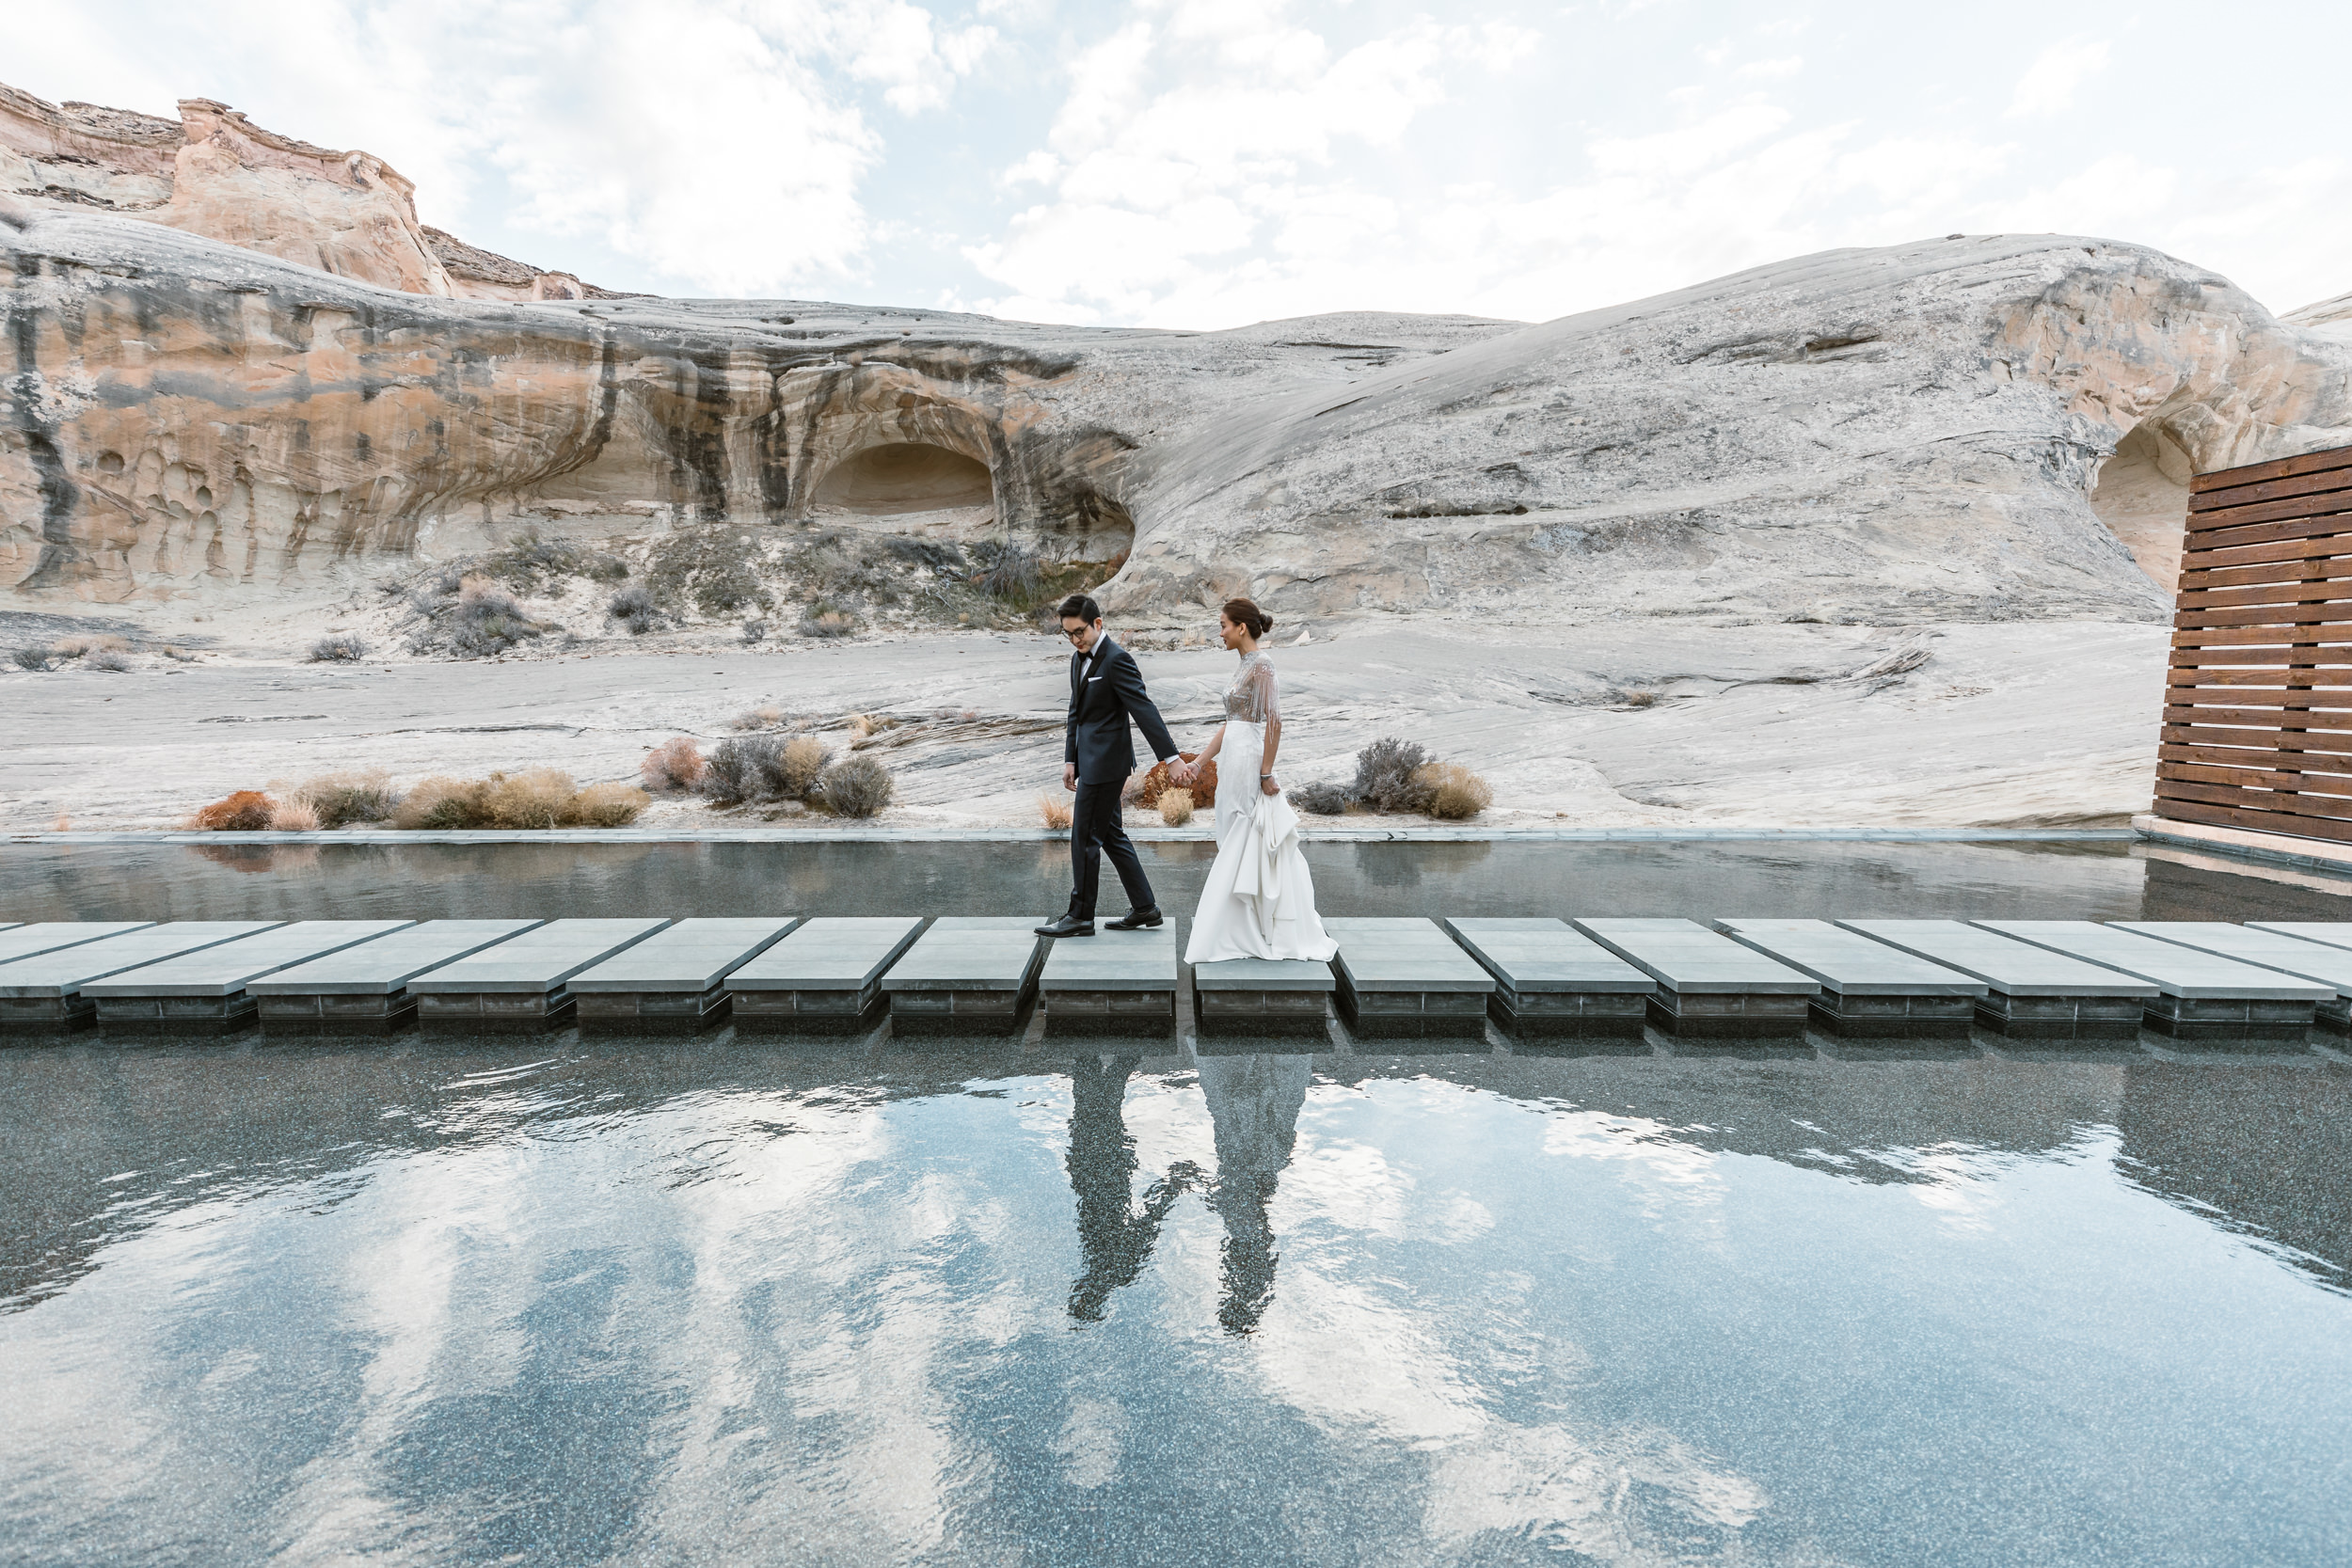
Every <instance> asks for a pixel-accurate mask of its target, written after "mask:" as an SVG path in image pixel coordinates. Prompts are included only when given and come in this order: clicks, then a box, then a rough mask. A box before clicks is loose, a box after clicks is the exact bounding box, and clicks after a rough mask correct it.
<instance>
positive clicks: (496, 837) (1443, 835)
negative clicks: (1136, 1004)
mask: <svg viewBox="0 0 2352 1568" xmlns="http://www.w3.org/2000/svg"><path fill="white" fill-rule="evenodd" d="M2153 820H2154V819H2153V818H2137V817H2136V818H2134V822H2135V824H2137V823H2138V822H2141V821H2153ZM2182 826H2185V824H2181V823H2167V824H2165V827H2166V828H2168V829H2170V828H2176V827H2182ZM2201 831H2210V832H2226V831H2227V830H2222V829H2213V830H2201ZM1069 836H1070V835H1069V833H1068V832H1067V831H1066V830H1065V831H1056V830H1054V829H1051V828H681V829H664V828H551V829H546V830H538V831H512V832H509V831H501V830H495V829H476V830H470V831H452V832H431V831H418V832H402V831H400V830H398V829H389V828H388V829H380V830H378V829H357V830H354V829H341V830H337V831H335V832H315V833H278V832H251V833H232V832H215V833H208V832H189V831H187V830H184V829H178V828H122V829H89V830H72V829H69V830H66V831H64V832H57V831H55V830H39V831H22V832H6V833H0V841H4V842H6V843H8V844H976V843H977V844H988V843H998V844H1047V843H1060V842H1062V841H1063V840H1065V839H1067V838H1068V837H1069ZM1127 836H1128V837H1130V838H1132V839H1134V840H1135V841H1136V842H1137V843H1138V844H1185V843H1195V844H1205V843H1208V842H1209V841H1210V839H1211V837H1212V834H1211V832H1210V831H1209V830H1208V829H1207V828H1188V829H1168V828H1136V829H1132V830H1130V831H1129V832H1128V835H1127ZM2161 836H2163V835H2161V834H2152V833H2147V832H2140V831H2138V830H2137V826H2135V827H2132V828H1704V827H1675V828H1474V827H1472V828H1353V827H1339V826H1332V827H1328V828H1326V827H1321V826H1310V827H1309V828H1308V830H1307V832H1306V834H1305V838H1306V841H1307V842H1308V843H1318V842H1320V843H1327V844H1501V843H1516V844H1536V843H1559V844H1678V843H1736V842H1761V843H1796V842H1803V841H1817V842H1839V843H1884V844H2014V843H2074V844H2078V843H2129V842H2131V841H2133V840H2135V839H2139V838H2145V837H2161ZM2240 836H2243V837H2248V838H2264V837H2268V836H2270V835H2267V834H2260V833H2249V834H2243V835H2240ZM2182 842H2187V841H2185V840H2184V841H2182ZM2199 842H2201V843H2202V842H2203V841H2199ZM2287 842H2290V843H2298V844H2299V843H2304V842H2307V841H2305V840H2299V839H2298V840H2289V841H2287ZM2209 847H2210V846H2209ZM2331 864H2332V863H2331ZM2345 864H2346V865H2347V866H2348V867H2352V860H2347V861H2346V862H2345Z"/></svg>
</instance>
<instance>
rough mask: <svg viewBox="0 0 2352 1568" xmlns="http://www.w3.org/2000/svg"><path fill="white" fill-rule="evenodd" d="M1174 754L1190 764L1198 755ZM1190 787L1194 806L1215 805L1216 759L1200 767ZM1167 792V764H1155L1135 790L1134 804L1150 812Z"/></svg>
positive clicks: (1196, 753)
mask: <svg viewBox="0 0 2352 1568" xmlns="http://www.w3.org/2000/svg"><path fill="white" fill-rule="evenodd" d="M1176 754H1177V756H1178V757H1179V758H1181V759H1182V760H1184V761H1185V762H1190V761H1192V760H1193V759H1194V758H1195V757H1197V756H1198V755H1199V754H1200V753H1199V752H1177V753H1176ZM1190 787H1191V794H1192V803H1193V804H1194V805H1196V806H1214V805H1216V758H1215V757H1211V758H1210V759H1209V760H1208V761H1207V762H1205V763H1203V764H1202V765H1201V768H1200V777H1199V778H1197V779H1195V780H1193V781H1192V784H1191V786H1190ZM1167 793H1168V764H1166V763H1164V762H1155V763H1153V764H1152V769H1151V771H1150V772H1148V773H1146V774H1144V775H1143V782H1142V784H1139V785H1137V786H1136V793H1135V800H1136V805H1139V806H1141V807H1142V808H1143V809H1144V810H1146V811H1152V810H1153V809H1155V808H1157V807H1158V805H1159V803H1160V800H1162V798H1163V797H1165V796H1166V794H1167ZM1178 793H1179V794H1182V793H1184V791H1182V790H1179V791H1178Z"/></svg>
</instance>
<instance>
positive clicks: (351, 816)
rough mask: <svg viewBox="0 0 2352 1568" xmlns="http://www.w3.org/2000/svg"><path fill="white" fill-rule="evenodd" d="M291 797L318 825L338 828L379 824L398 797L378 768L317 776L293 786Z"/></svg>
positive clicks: (381, 770) (389, 781)
mask: <svg viewBox="0 0 2352 1568" xmlns="http://www.w3.org/2000/svg"><path fill="white" fill-rule="evenodd" d="M294 798H295V799H296V800H301V801H302V802H303V803H304V804H306V805H308V806H309V807H310V809H311V810H312V811H314V812H316V813H317V814H318V819H319V826H321V827H323V828H340V827H342V826H344V825H345V824H346V823H351V822H381V821H383V820H384V819H385V818H386V817H388V816H391V815H392V807H393V805H394V804H395V803H396V802H397V801H398V800H399V799H400V797H399V795H398V794H397V793H396V792H395V791H394V790H393V788H392V776H391V775H390V774H389V773H387V772H385V771H384V769H382V768H368V769H366V770H364V771H358V772H349V773H321V774H320V775H319V776H318V777H317V778H314V779H305V780H304V781H303V782H302V783H301V784H297V785H295V786H294Z"/></svg>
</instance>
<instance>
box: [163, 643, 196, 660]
mask: <svg viewBox="0 0 2352 1568" xmlns="http://www.w3.org/2000/svg"><path fill="white" fill-rule="evenodd" d="M163 655H164V657H166V658H167V659H169V660H171V661H172V662H173V663H174V664H194V663H195V662H196V656H195V655H194V654H192V653H190V652H188V650H187V649H185V648H183V647H181V646H180V645H179V644H178V643H176V642H167V643H165V644H164V646H163Z"/></svg>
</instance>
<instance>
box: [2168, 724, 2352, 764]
mask: <svg viewBox="0 0 2352 1568" xmlns="http://www.w3.org/2000/svg"><path fill="white" fill-rule="evenodd" d="M2265 757H2268V758H2271V759H2273V760H2272V761H2268V762H2265V761H2263V760H2262V759H2263V758H2265ZM2296 757H2313V758H2327V757H2333V758H2336V759H2338V760H2337V761H2335V762H2328V763H2324V764H2323V763H2315V764H2314V766H2325V767H2328V768H2338V767H2341V768H2344V770H2346V771H2348V772H2352V736H2346V735H2344V733H2343V732H2342V731H2340V730H2312V731H2300V730H2237V729H2225V728H2223V727H2222V726H2220V725H2218V724H2207V725H2200V726H2198V727H2196V728H2191V727H2190V726H2188V725H2186V724H2167V725H2165V726H2164V733H2163V736H2162V737H2161V738H2160V739H2159V740H2158V741H2157V742H2156V760H2157V761H2159V762H2220V763H2227V764H2229V765H2230V766H2232V767H2233V768H2273V767H2281V766H2285V767H2292V766H2295V763H2294V762H2293V759H2294V758H2296Z"/></svg>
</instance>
